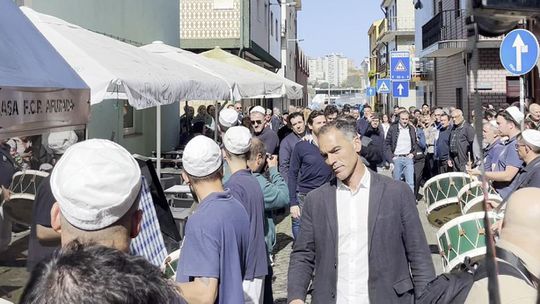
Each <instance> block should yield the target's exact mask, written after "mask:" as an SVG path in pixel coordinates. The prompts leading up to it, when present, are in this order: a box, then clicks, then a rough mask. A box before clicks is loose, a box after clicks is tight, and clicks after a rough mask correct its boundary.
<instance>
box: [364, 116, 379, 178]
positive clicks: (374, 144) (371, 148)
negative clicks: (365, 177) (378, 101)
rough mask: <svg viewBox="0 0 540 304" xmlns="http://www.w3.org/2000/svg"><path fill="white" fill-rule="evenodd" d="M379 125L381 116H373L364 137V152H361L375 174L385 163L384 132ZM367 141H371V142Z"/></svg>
mask: <svg viewBox="0 0 540 304" xmlns="http://www.w3.org/2000/svg"><path fill="white" fill-rule="evenodd" d="M379 123H380V119H379V114H377V113H374V114H372V115H371V122H370V123H369V126H368V127H367V129H366V131H365V132H364V135H363V136H362V150H361V152H360V155H361V156H362V157H364V158H365V159H366V160H367V162H368V163H369V165H368V168H369V169H371V170H373V171H374V172H377V166H378V165H380V164H382V162H383V161H384V153H383V150H384V130H383V128H382V126H381V125H380V124H379ZM365 139H369V142H367V141H366V140H365ZM365 142H366V143H365ZM364 143H365V144H364Z"/></svg>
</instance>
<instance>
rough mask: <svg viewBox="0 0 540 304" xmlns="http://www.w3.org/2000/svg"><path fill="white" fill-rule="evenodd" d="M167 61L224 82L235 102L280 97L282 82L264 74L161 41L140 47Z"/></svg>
mask: <svg viewBox="0 0 540 304" xmlns="http://www.w3.org/2000/svg"><path fill="white" fill-rule="evenodd" d="M141 48H142V49H144V50H147V51H149V52H152V53H154V54H159V55H162V56H164V57H167V58H169V59H172V60H175V61H178V62H182V63H185V64H189V65H191V66H193V67H195V68H198V69H200V70H202V71H205V72H208V73H210V74H212V75H215V76H216V77H219V78H221V79H223V80H224V81H226V82H227V83H228V84H229V86H230V87H231V88H233V96H234V99H235V100H239V99H241V98H264V97H272V96H279V97H281V96H282V87H283V81H281V80H279V79H276V78H275V77H267V76H266V75H265V74H262V73H257V72H253V71H250V70H245V69H242V68H239V67H236V66H231V65H229V64H226V63H222V62H219V61H216V60H212V59H209V58H207V57H204V56H201V55H197V54H195V53H192V52H189V51H186V50H183V49H180V48H176V47H173V46H170V45H167V44H164V43H163V42H161V41H155V42H153V43H151V44H147V45H144V46H142V47H141Z"/></svg>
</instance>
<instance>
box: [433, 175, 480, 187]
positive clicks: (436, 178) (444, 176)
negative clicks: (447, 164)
mask: <svg viewBox="0 0 540 304" xmlns="http://www.w3.org/2000/svg"><path fill="white" fill-rule="evenodd" d="M446 177H467V178H469V179H473V177H471V175H469V174H467V173H463V172H447V173H443V174H439V175H436V176H434V177H432V178H430V179H428V180H427V181H426V182H425V183H424V188H428V186H429V184H431V183H433V182H435V181H437V180H439V179H443V178H446Z"/></svg>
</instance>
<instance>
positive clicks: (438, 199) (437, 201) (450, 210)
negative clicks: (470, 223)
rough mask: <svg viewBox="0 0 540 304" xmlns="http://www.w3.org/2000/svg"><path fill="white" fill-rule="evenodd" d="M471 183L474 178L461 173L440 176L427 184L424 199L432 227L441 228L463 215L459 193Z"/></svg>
mask: <svg viewBox="0 0 540 304" xmlns="http://www.w3.org/2000/svg"><path fill="white" fill-rule="evenodd" d="M471 182H473V178H472V177H471V176H470V175H468V174H465V173H461V172H450V173H444V174H440V175H437V176H435V177H433V178H431V179H429V180H428V181H427V182H426V184H425V186H424V198H425V201H426V204H427V210H426V213H427V218H428V221H429V223H430V224H431V225H433V226H435V227H441V226H442V225H444V224H445V223H447V222H448V221H451V220H452V219H454V218H456V217H458V216H460V215H462V213H461V208H460V207H459V204H458V202H459V198H458V192H459V190H460V189H461V188H463V186H465V185H466V184H469V183H471Z"/></svg>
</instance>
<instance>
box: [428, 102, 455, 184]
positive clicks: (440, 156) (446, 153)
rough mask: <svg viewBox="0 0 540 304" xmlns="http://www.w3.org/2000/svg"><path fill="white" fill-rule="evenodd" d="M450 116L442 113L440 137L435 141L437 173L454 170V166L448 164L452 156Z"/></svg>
mask: <svg viewBox="0 0 540 304" xmlns="http://www.w3.org/2000/svg"><path fill="white" fill-rule="evenodd" d="M450 132H452V129H451V127H450V116H449V115H448V114H446V113H443V114H442V115H441V127H440V129H439V137H438V138H437V141H436V142H435V153H434V156H433V157H434V158H435V167H436V168H437V174H441V173H446V172H450V171H453V170H452V167H450V166H448V164H449V163H450V162H451V161H450V160H449V158H450Z"/></svg>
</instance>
